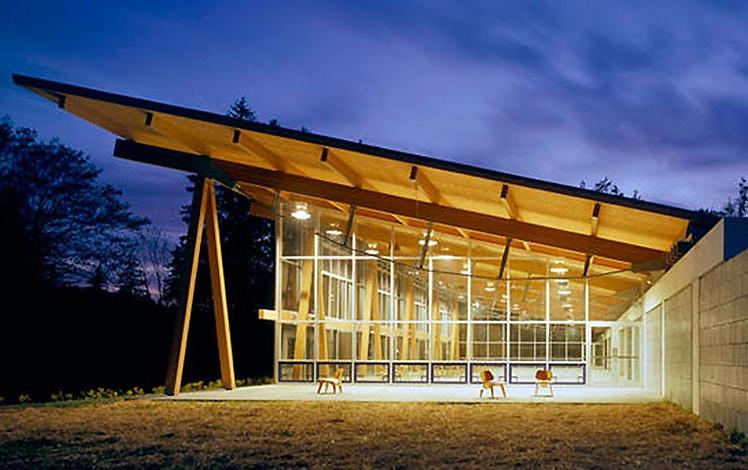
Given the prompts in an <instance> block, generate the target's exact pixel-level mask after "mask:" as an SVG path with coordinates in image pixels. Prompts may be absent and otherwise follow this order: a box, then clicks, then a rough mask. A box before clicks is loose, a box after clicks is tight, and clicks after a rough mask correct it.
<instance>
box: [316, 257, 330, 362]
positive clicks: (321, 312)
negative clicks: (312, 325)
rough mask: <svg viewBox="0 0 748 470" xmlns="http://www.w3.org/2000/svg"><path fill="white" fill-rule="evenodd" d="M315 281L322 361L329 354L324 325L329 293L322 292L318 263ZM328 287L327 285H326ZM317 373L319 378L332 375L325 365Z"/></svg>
mask: <svg viewBox="0 0 748 470" xmlns="http://www.w3.org/2000/svg"><path fill="white" fill-rule="evenodd" d="M317 280H318V282H319V285H318V286H317V292H319V295H318V296H317V305H316V306H315V307H316V312H317V320H319V321H318V322H317V328H318V330H317V334H318V342H317V344H318V345H319V346H318V347H319V359H320V360H322V361H324V360H327V359H329V358H330V357H329V353H328V351H327V325H326V324H325V308H326V302H325V300H326V299H327V298H328V297H327V296H328V295H329V293H327V292H324V291H323V288H324V286H325V283H324V282H323V280H322V267H321V263H320V269H319V271H318V276H317ZM328 286H329V284H328ZM319 373H320V375H321V376H329V375H331V374H332V373H333V371H331V370H330V366H328V365H327V364H324V365H321V366H320V369H319Z"/></svg>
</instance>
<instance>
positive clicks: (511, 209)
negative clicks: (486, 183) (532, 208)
mask: <svg viewBox="0 0 748 470" xmlns="http://www.w3.org/2000/svg"><path fill="white" fill-rule="evenodd" d="M501 204H502V205H503V206H504V210H505V211H506V214H507V215H508V216H509V218H510V219H512V220H519V221H521V220H522V217H521V216H520V214H519V209H518V208H517V203H516V202H514V198H512V197H511V196H510V195H509V185H508V184H503V185H502V186H501ZM527 251H530V250H529V249H528V250H527Z"/></svg>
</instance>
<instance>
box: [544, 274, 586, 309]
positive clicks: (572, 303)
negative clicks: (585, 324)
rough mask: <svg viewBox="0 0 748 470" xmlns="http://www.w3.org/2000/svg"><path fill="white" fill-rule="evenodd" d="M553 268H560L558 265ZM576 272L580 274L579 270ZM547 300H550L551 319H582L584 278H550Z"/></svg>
mask: <svg viewBox="0 0 748 470" xmlns="http://www.w3.org/2000/svg"><path fill="white" fill-rule="evenodd" d="M555 268H556V269H560V268H559V267H558V266H556V267H555ZM551 269H554V267H552V268H551ZM570 272H571V271H570ZM578 274H579V275H581V272H580V273H578ZM548 301H549V302H550V306H549V308H550V311H551V321H563V320H567V321H575V320H576V321H583V320H584V280H583V279H571V280H570V279H555V278H554V279H552V280H551V283H550V298H549V299H548Z"/></svg>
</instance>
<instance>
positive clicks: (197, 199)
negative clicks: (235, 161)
mask: <svg viewBox="0 0 748 470" xmlns="http://www.w3.org/2000/svg"><path fill="white" fill-rule="evenodd" d="M208 186H210V184H206V181H205V178H200V179H198V180H197V181H196V182H195V189H194V192H193V193H192V208H191V213H190V226H189V228H188V230H187V244H186V247H185V255H186V256H190V255H192V256H191V257H190V258H189V260H190V262H189V263H185V264H184V266H183V271H182V275H181V286H180V293H179V306H180V311H179V313H178V314H177V318H176V320H175V323H174V336H173V340H172V343H171V352H170V354H169V365H168V368H167V371H166V390H165V391H166V394H167V395H178V394H179V391H180V388H181V387H182V372H184V355H185V351H186V350H187V336H188V333H189V329H190V318H191V316H192V301H193V300H194V297H195V279H196V277H197V267H198V260H199V257H200V242H201V239H202V228H203V222H204V221H205V208H206V202H207V191H208ZM186 259H187V258H186Z"/></svg>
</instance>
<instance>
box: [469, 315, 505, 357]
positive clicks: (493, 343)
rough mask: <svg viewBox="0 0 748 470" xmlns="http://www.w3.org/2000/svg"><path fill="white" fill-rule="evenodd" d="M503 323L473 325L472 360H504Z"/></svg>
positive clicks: (478, 323)
mask: <svg viewBox="0 0 748 470" xmlns="http://www.w3.org/2000/svg"><path fill="white" fill-rule="evenodd" d="M505 334H506V323H505V322H501V323H499V322H477V323H473V335H472V337H473V347H472V350H473V354H472V359H493V360H497V359H505V358H506V340H505V339H504V336H505Z"/></svg>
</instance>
